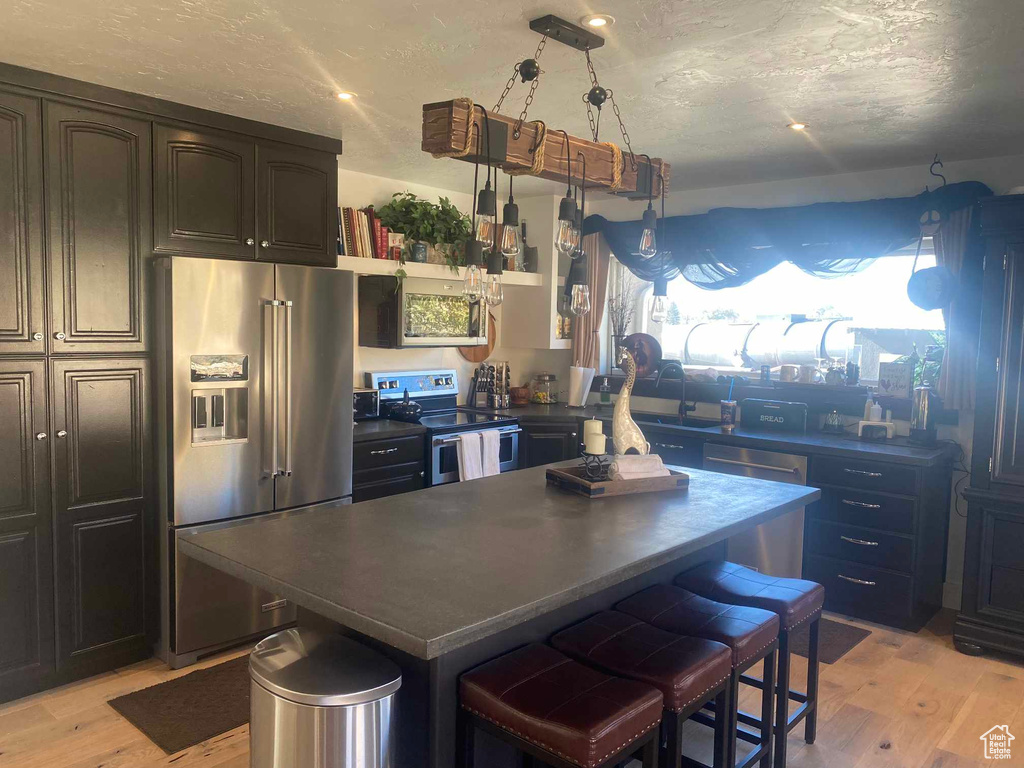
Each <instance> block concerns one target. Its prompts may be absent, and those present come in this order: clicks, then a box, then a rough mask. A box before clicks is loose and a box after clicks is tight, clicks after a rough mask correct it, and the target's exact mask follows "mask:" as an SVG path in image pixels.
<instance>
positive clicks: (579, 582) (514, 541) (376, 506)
mask: <svg viewBox="0 0 1024 768" xmlns="http://www.w3.org/2000/svg"><path fill="white" fill-rule="evenodd" d="M687 471H688V473H689V475H690V488H689V490H688V491H682V492H666V493H648V494H638V495H633V496H622V497H613V498H607V499H601V500H595V501H590V500H588V499H584V498H582V497H580V496H576V495H573V494H570V493H567V492H564V491H561V490H558V489H555V488H553V487H549V486H547V485H546V483H545V468H544V467H537V468H534V469H527V470H522V471H519V472H508V473H505V474H502V475H497V476H494V477H488V478H483V479H481V480H474V481H472V482H467V483H452V484H449V485H441V486H436V487H433V488H428V489H425V490H423V491H418V492H414V493H407V494H403V495H400V496H393V497H389V498H386V499H380V500H378V501H369V502H364V503H362V504H357V505H353V506H329V505H321V506H320V507H319V508H312V509H310V510H307V511H305V512H302V513H299V514H293V515H289V514H288V513H279V514H278V515H274V516H271V517H269V518H261V519H257V520H253V521H239V522H237V523H234V524H230V525H227V526H224V527H222V528H220V529H218V530H214V531H208V532H205V533H197V534H194V535H192V536H187V537H184V538H182V539H181V540H180V547H181V551H182V553H183V554H186V555H188V556H190V557H193V558H195V559H197V560H199V561H201V562H204V563H206V564H207V565H211V566H213V567H215V568H219V569H221V570H223V571H225V572H227V573H229V574H232V575H234V576H237V577H239V578H241V579H242V580H244V581H247V582H249V583H251V584H255V585H257V586H260V587H263V588H265V589H268V590H270V591H272V592H274V593H277V594H280V595H282V596H283V597H285V598H287V599H289V600H291V601H293V602H294V603H296V604H297V605H299V606H302V607H303V608H306V609H308V610H310V611H313V612H315V613H317V614H320V615H321V616H324V617H326V618H328V619H331V620H333V621H335V622H338V623H339V624H343V625H345V626H348V627H350V628H352V629H354V630H356V631H358V632H361V633H363V634H365V635H368V636H370V637H373V638H375V639H377V640H380V641H381V642H383V643H386V644H388V645H391V646H393V647H395V648H398V649H400V650H403V651H406V652H408V653H410V654H412V655H414V656H416V657H418V658H421V659H432V658H435V657H437V656H440V655H441V654H444V653H447V652H449V651H452V650H454V649H456V648H460V647H462V646H464V645H467V644H469V643H472V642H475V641H477V640H480V639H482V638H485V637H488V636H490V635H493V634H495V633H497V632H500V631H502V630H504V629H507V628H509V627H511V626H515V625H518V624H520V623H522V622H525V621H527V620H529V619H531V618H533V617H535V616H538V615H541V614H544V613H547V612H549V611H552V610H555V609H557V608H560V607H562V606H564V605H567V604H569V603H571V602H574V601H576V600H580V599H582V598H585V597H587V596H589V595H592V594H595V593H597V592H599V591H601V590H603V589H606V588H608V587H610V586H614V585H616V584H619V583H621V582H623V581H625V580H627V579H630V578H632V577H634V576H637V575H639V574H643V573H646V572H648V571H650V570H653V569H655V568H657V567H659V566H661V565H664V564H666V563H669V562H671V561H673V560H676V559H679V558H681V557H684V556H685V555H688V554H691V553H694V552H697V551H699V550H701V549H703V548H705V547H708V546H710V545H712V544H716V543H718V542H721V541H722V540H724V539H726V538H728V537H730V536H732V535H733V534H735V533H738V532H740V531H743V530H747V529H749V528H752V527H754V526H755V525H758V524H760V523H762V522H765V521H766V520H770V519H772V518H775V517H778V516H780V515H782V514H785V513H787V512H790V511H793V510H795V509H797V508H799V507H802V506H804V505H806V504H808V503H810V502H812V501H814V500H816V499H817V498H819V496H820V492H819V491H818V490H816V489H814V488H808V487H805V486H798V485H785V484H782V483H776V482H770V481H767V480H754V479H750V478H743V477H734V476H731V475H722V474H718V473H714V472H705V471H702V470H687Z"/></svg>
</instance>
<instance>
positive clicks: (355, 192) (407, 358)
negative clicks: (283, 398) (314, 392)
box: [338, 158, 571, 392]
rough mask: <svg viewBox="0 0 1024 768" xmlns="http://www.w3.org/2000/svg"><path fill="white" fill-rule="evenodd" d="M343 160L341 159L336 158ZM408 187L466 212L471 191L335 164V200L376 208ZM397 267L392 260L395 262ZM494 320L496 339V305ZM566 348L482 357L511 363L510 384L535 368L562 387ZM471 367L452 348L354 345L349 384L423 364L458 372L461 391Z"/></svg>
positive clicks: (501, 351)
mask: <svg viewBox="0 0 1024 768" xmlns="http://www.w3.org/2000/svg"><path fill="white" fill-rule="evenodd" d="M340 160H341V162H344V158H340ZM405 191H409V192H412V193H413V194H415V195H418V196H419V197H422V198H424V199H427V200H431V201H435V202H436V201H437V199H438V198H439V197H447V198H449V199H450V200H451V201H452V202H453V203H454V204H455V205H456V206H458V208H459V209H460V210H462V211H465V212H466V213H471V211H472V205H473V195H472V193H471V192H466V191H452V190H445V189H440V188H438V187H431V186H428V185H425V184H415V183H410V182H406V181H400V180H397V179H387V178H383V177H381V176H371V175H369V174H365V173H357V172H355V171H349V170H345V169H344V168H339V170H338V202H339V205H342V206H347V207H351V208H365V207H366V206H367V205H374V206H377V207H380V206H382V205H384V204H385V203H386V202H388V201H389V200H390V199H391V195H392V194H394V193H395V192H405ZM396 266H397V265H396ZM491 313H492V314H493V315H494V319H495V323H496V324H497V325H498V339H499V340H500V339H501V307H500V306H498V307H496V308H494V309H492V310H491ZM352 322H353V327H354V329H355V334H356V338H358V335H359V328H358V316H357V315H354V316H353V320H352ZM570 354H571V353H570V352H568V351H563V350H555V351H549V350H536V349H521V348H503V347H496V348H495V350H494V352H493V354H491V356H490V357H489V358H488V361H491V362H493V361H495V360H503V361H507V362H508V363H509V364H510V365H511V367H512V383H513V385H520V384H525V383H527V382H528V381H529V380H530V378H532V377H533V375H534V374H536V373H542V372H550V373H554V374H556V375H557V376H558V380H559V381H560V382H563V387H566V388H567V387H568V383H569V363H570ZM475 367H476V366H475V365H474V364H472V363H469V362H467V361H466V360H464V359H463V357H462V355H460V354H459V352H458V350H456V349H450V348H449V349H423V350H411V349H372V348H369V347H360V346H358V345H357V346H356V352H355V364H354V368H353V370H354V372H355V384H356V386H357V387H361V386H363V385H364V376H363V374H364V373H365V372H366V371H411V370H422V369H429V368H454V369H455V370H456V371H458V373H459V389H460V391H462V392H465V391H466V389H467V388H468V386H469V379H470V377H471V376H472V374H473V370H474V368H475Z"/></svg>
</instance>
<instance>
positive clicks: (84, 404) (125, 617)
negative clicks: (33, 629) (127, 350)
mask: <svg viewBox="0 0 1024 768" xmlns="http://www.w3.org/2000/svg"><path fill="white" fill-rule="evenodd" d="M148 365H149V364H148V362H147V361H146V360H141V359H137V360H71V359H67V360H56V361H54V362H53V363H52V367H53V370H52V373H51V378H52V382H53V384H52V386H53V396H52V398H51V401H52V403H51V408H52V412H53V429H54V430H55V434H56V439H55V441H54V446H55V450H54V461H55V463H54V469H55V477H56V478H57V482H56V484H55V486H56V503H55V505H54V506H55V509H56V521H55V525H56V535H55V542H56V557H55V562H56V578H57V582H56V595H57V616H58V620H57V638H58V642H57V659H58V667H59V668H60V669H62V670H67V669H74V668H75V667H76V666H81V667H88V665H89V664H90V663H94V661H95V660H96V659H97V658H99V657H102V656H104V655H106V654H113V653H116V652H118V650H120V649H123V648H124V647H125V646H126V645H131V644H135V643H139V644H141V643H142V642H144V639H145V631H146V622H145V613H146V612H145V601H146V594H145V583H146V578H145V561H146V558H145V555H146V545H145V539H144V531H145V528H146V517H147V514H148V513H147V510H148V503H149V500H148V488H149V482H148V480H147V473H148V471H149V444H150V438H149V416H148V399H149V398H148V386H149V382H148V376H149V370H148ZM61 431H63V432H65V433H66V434H65V435H64V436H63V437H61V436H60V434H61Z"/></svg>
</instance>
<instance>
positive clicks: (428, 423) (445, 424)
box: [420, 411, 512, 430]
mask: <svg viewBox="0 0 1024 768" xmlns="http://www.w3.org/2000/svg"><path fill="white" fill-rule="evenodd" d="M511 422H512V419H509V418H506V417H504V416H493V415H491V414H488V413H466V412H463V411H458V412H456V413H437V414H424V415H423V416H421V417H420V424H422V425H423V426H425V427H427V428H428V429H433V430H438V429H453V428H457V427H476V426H495V425H500V424H503V423H511Z"/></svg>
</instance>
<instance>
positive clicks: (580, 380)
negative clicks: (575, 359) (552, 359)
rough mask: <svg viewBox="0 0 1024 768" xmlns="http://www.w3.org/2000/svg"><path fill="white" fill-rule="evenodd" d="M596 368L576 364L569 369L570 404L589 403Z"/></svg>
mask: <svg viewBox="0 0 1024 768" xmlns="http://www.w3.org/2000/svg"><path fill="white" fill-rule="evenodd" d="M594 373H595V371H594V369H593V368H583V367H582V366H579V365H574V366H572V367H571V368H570V369H569V405H574V406H581V405H586V404H587V395H589V394H590V385H591V384H593V382H594Z"/></svg>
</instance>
